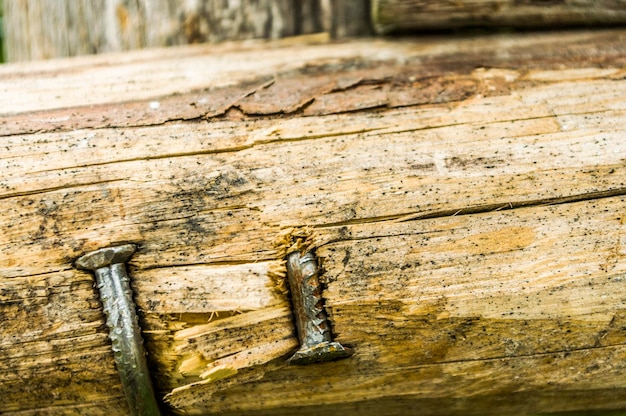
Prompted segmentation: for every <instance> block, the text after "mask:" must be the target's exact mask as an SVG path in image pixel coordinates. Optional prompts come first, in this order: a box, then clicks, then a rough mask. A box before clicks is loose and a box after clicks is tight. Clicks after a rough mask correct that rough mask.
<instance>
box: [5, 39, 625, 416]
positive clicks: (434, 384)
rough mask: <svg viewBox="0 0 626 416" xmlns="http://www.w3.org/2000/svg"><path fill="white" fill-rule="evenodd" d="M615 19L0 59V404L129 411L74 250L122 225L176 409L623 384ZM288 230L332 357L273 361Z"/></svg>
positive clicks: (603, 405) (281, 318)
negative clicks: (503, 29) (538, 27)
mask: <svg viewBox="0 0 626 416" xmlns="http://www.w3.org/2000/svg"><path fill="white" fill-rule="evenodd" d="M625 41H626V31H620V30H613V31H600V32H564V33H550V34H537V35H533V34H524V35H515V36H513V37H511V36H504V35H500V36H487V37H475V38H465V39H458V38H431V39H417V40H405V41H398V42H388V41H380V40H378V41H359V42H350V43H330V44H325V43H320V44H316V45H308V46H304V45H301V44H297V43H293V42H292V41H283V42H279V43H269V44H264V43H252V44H250V43H248V44H229V45H221V46H196V47H185V48H176V49H170V50H157V51H141V52H136V53H131V54H122V55H110V56H107V55H103V56H98V57H91V58H80V59H75V60H67V61H58V62H46V63H38V64H37V65H32V66H29V65H25V64H19V65H18V64H15V65H8V66H4V67H0V92H1V94H0V112H1V114H0V135H1V137H0V143H1V144H2V149H3V152H2V154H1V156H0V166H2V168H1V172H2V176H1V178H0V212H2V213H3V214H2V216H1V217H0V223H1V225H0V229H1V230H2V233H0V274H1V275H0V276H1V277H0V357H1V358H0V360H1V361H2V366H1V367H0V392H1V395H2V396H1V397H2V400H0V412H5V413H7V414H39V413H41V412H46V413H52V414H76V413H81V412H82V413H85V414H106V415H110V414H125V413H126V409H125V403H124V399H123V395H122V391H121V387H120V385H119V380H118V377H117V373H116V370H115V367H114V363H113V356H112V353H111V350H110V345H109V342H108V339H107V330H106V328H105V326H104V317H103V314H102V311H101V305H100V303H99V301H98V299H97V294H96V291H95V289H94V287H93V278H92V276H90V275H89V274H88V273H85V272H82V271H78V270H76V269H75V268H74V267H73V265H72V262H73V261H74V260H75V259H76V258H77V257H78V256H80V255H82V254H83V253H85V252H86V251H89V250H93V249H96V248H100V247H104V246H108V245H111V244H114V243H119V242H134V243H136V244H138V246H139V250H138V252H137V253H136V254H135V255H134V256H133V257H132V259H131V262H130V267H129V269H130V270H129V271H130V274H131V277H132V284H133V288H134V290H135V292H136V299H135V300H136V302H137V304H138V307H139V309H140V311H139V312H140V315H141V317H142V322H141V323H142V326H143V329H144V338H145V339H146V341H147V342H146V343H147V349H148V351H149V361H150V363H151V366H152V370H153V375H154V378H155V381H156V384H157V390H158V394H159V399H160V400H165V402H166V403H167V404H166V405H165V406H166V408H167V409H168V410H169V411H172V412H175V413H182V412H186V413H187V414H207V413H219V414H230V413H235V414H241V413H243V414H294V413H296V412H298V413H301V414H322V413H324V412H326V413H328V412H331V413H338V412H341V413H344V414H368V413H369V414H381V412H383V410H384V413H386V414H406V413H407V412H408V411H411V409H413V410H412V412H415V409H419V411H420V414H425V415H429V414H430V415H437V414H442V415H443V414H445V415H454V414H458V415H461V414H462V415H466V414H480V415H484V414H520V415H524V414H534V413H537V412H548V413H549V412H557V411H568V410H581V409H590V410H610V409H623V408H626V288H625V287H624V283H625V280H626V270H625V269H626V266H625V265H624V262H623V261H622V260H623V257H624V255H625V254H626V253H625V252H624V247H625V243H626V241H625V239H626V237H624V235H625V234H624V231H625V230H624V228H625V225H624V224H625V222H626V221H625V220H624V218H625V215H626V200H625V198H626V186H625V184H624V183H625V181H626V164H625V161H626V142H625V141H624V131H625V127H626V117H625V115H626V100H624V96H626V70H625V69H624V68H625V63H626V42H625ZM294 227H295V228H296V229H302V227H308V228H306V232H308V233H309V234H310V235H311V241H312V244H313V245H314V246H315V247H316V253H317V255H318V256H319V258H320V259H321V261H322V265H323V274H322V276H321V278H322V280H323V282H324V285H325V287H326V289H325V292H324V295H325V299H326V309H327V312H328V314H329V316H330V318H331V321H332V324H333V330H334V333H335V335H336V336H337V340H338V341H340V342H342V343H343V344H344V345H348V346H351V347H353V348H354V350H355V354H354V356H352V357H351V358H348V359H345V360H342V361H338V362H335V363H326V364H320V365H312V366H306V367H294V366H289V365H287V364H286V362H285V360H286V358H287V357H288V356H289V354H290V353H291V352H293V351H294V349H295V348H296V347H297V345H296V344H297V340H296V337H295V332H294V331H295V329H294V325H293V321H292V318H291V313H290V308H289V303H288V300H287V298H286V297H285V295H284V294H282V293H280V291H277V290H276V285H277V284H280V274H281V272H284V270H283V267H284V266H283V263H282V251H281V250H282V249H283V248H284V247H282V246H281V245H280V244H278V245H277V241H280V236H282V235H284V234H285V233H288V232H289V230H290V229H292V228H294Z"/></svg>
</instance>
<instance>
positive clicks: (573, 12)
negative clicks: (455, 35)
mask: <svg viewBox="0 0 626 416" xmlns="http://www.w3.org/2000/svg"><path fill="white" fill-rule="evenodd" d="M371 1H372V23H373V25H374V28H375V29H376V30H377V31H378V32H379V33H387V32H393V31H410V30H429V29H430V30H432V29H439V30H441V29H452V28H461V27H476V26H490V27H493V26H500V27H502V26H508V27H516V28H529V27H534V28H536V27H549V28H554V27H564V26H592V25H615V24H624V23H626V1H624V0H608V1H607V0H601V1H598V0H559V1H551V0H548V1H546V0H522V1H520V0H444V1H441V0H426V1H424V0H371Z"/></svg>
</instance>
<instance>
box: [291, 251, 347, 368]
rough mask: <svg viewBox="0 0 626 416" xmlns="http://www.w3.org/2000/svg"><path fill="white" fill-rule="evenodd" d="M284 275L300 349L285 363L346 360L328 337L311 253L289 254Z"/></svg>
mask: <svg viewBox="0 0 626 416" xmlns="http://www.w3.org/2000/svg"><path fill="white" fill-rule="evenodd" d="M287 276H288V278H289V287H290V291H291V302H292V304H293V309H294V314H295V317H296V326H297V328H298V338H299V340H300V349H299V350H298V351H296V353H295V354H294V355H293V356H292V357H291V358H290V359H289V362H291V363H293V364H309V363H315V362H322V361H332V360H337V359H339V358H344V357H348V356H349V355H350V353H349V351H348V350H346V348H344V347H343V346H342V345H341V344H339V343H338V342H333V340H332V338H331V332H330V325H329V323H328V318H327V317H326V313H325V312H324V308H323V300H322V295H321V287H320V283H319V279H318V268H317V261H316V260H315V256H314V255H313V253H312V252H308V253H306V254H304V255H301V254H300V253H299V252H294V253H291V254H289V255H288V256H287Z"/></svg>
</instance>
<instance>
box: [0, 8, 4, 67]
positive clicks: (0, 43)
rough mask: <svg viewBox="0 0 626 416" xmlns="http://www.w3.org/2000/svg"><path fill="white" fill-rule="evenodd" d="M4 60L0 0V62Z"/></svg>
mask: <svg viewBox="0 0 626 416" xmlns="http://www.w3.org/2000/svg"><path fill="white" fill-rule="evenodd" d="M3 62H4V26H3V24H2V0H0V64H1V63H3Z"/></svg>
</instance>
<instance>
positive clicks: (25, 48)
mask: <svg viewBox="0 0 626 416" xmlns="http://www.w3.org/2000/svg"><path fill="white" fill-rule="evenodd" d="M624 23H626V0H558V1H555V0H0V44H1V46H0V56H1V57H2V58H1V59H2V60H3V61H4V62H18V61H30V60H40V59H50V58H57V57H66V56H76V55H85V54H97V53H104V52H116V51H124V50H130V49H140V48H149V47H163V46H172V45H184V44H192V43H205V42H222V41H229V40H243V39H253V38H255V39H258V38H262V39H277V38H282V37H287V36H297V35H306V34H312V33H319V32H325V33H328V34H329V35H330V36H331V37H332V38H335V39H342V38H348V37H358V36H369V35H373V34H375V33H376V34H387V33H392V32H393V33H403V32H411V33H415V32H416V31H417V32H424V31H433V30H434V31H442V30H443V31H450V30H458V29H463V30H467V29H472V30H473V29H476V28H480V29H481V30H484V29H487V30H494V29H495V28H497V29H498V30H501V29H503V28H504V29H506V30H510V29H520V28H521V29H528V28H532V29H535V28H542V29H557V28H564V27H568V28H571V27H588V26H614V25H623V24H624Z"/></svg>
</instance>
